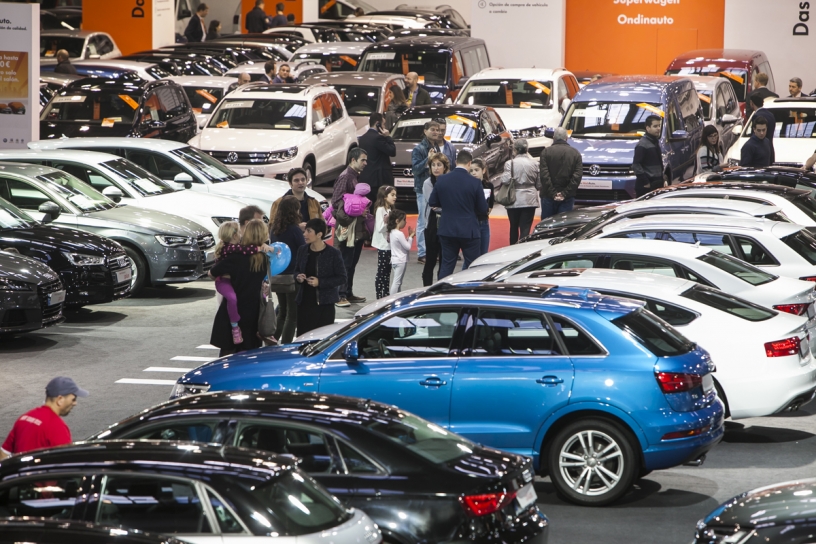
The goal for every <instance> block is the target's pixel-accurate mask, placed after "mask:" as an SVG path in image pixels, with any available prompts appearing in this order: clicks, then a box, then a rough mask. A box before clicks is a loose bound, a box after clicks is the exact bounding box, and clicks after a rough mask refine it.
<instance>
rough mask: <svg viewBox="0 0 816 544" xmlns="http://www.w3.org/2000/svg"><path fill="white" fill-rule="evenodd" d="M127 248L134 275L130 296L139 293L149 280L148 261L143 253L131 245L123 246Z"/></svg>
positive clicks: (126, 251)
mask: <svg viewBox="0 0 816 544" xmlns="http://www.w3.org/2000/svg"><path fill="white" fill-rule="evenodd" d="M122 247H124V248H125V253H127V256H128V258H129V259H130V270H131V272H132V273H133V276H132V277H131V279H130V296H134V295H136V294H138V293H139V292H140V291H141V290H142V289H143V288H144V286H145V282H146V280H147V263H146V262H145V260H144V257H142V254H141V253H139V252H138V251H136V250H135V249H133V248H132V247H130V246H124V245H123V246H122Z"/></svg>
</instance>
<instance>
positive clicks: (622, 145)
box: [569, 138, 640, 165]
mask: <svg viewBox="0 0 816 544" xmlns="http://www.w3.org/2000/svg"><path fill="white" fill-rule="evenodd" d="M639 141H640V139H639V138H638V139H632V140H613V139H608V140H604V139H601V138H570V139H569V144H570V145H571V146H572V147H574V148H575V149H577V150H578V151H580V152H581V157H582V158H583V162H584V165H590V164H627V165H628V164H632V160H633V159H634V158H635V147H636V146H637V144H638V142H639Z"/></svg>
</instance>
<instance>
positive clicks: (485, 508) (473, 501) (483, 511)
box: [459, 491, 516, 517]
mask: <svg viewBox="0 0 816 544" xmlns="http://www.w3.org/2000/svg"><path fill="white" fill-rule="evenodd" d="M515 498H516V492H515V491H512V492H510V493H485V494H483V495H465V496H463V497H459V502H461V503H462V506H463V507H464V508H465V511H466V512H467V513H468V514H470V515H472V516H476V517H480V516H489V515H490V514H493V513H495V512H498V511H499V510H501V509H502V508H504V507H505V506H507V505H508V504H509V503H510V502H511V501H512V500H513V499H515Z"/></svg>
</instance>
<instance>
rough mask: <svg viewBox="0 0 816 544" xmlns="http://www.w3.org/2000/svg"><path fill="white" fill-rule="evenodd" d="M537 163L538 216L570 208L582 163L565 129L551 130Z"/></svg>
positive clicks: (553, 213) (576, 188)
mask: <svg viewBox="0 0 816 544" xmlns="http://www.w3.org/2000/svg"><path fill="white" fill-rule="evenodd" d="M539 162H540V166H539V176H540V178H541V219H544V218H545V217H550V216H551V215H555V214H557V213H561V212H568V211H570V210H572V207H573V205H574V204H575V193H577V192H578V185H580V184H581V176H582V175H583V170H584V163H583V160H582V159H581V153H580V152H579V151H578V150H577V149H575V148H574V147H571V146H570V145H569V144H568V143H567V131H566V129H564V128H562V127H558V128H556V129H555V132H554V134H553V144H552V145H551V146H550V147H547V148H544V151H543V152H542V153H541V157H540V159H539Z"/></svg>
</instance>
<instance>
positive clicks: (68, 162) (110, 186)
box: [0, 149, 245, 240]
mask: <svg viewBox="0 0 816 544" xmlns="http://www.w3.org/2000/svg"><path fill="white" fill-rule="evenodd" d="M0 161H10V162H25V163H31V164H41V165H43V166H50V167H52V168H58V169H60V170H63V171H65V172H68V173H69V174H71V175H73V176H74V177H76V178H78V179H80V180H81V181H84V182H85V183H87V184H88V185H90V186H92V187H93V188H94V189H96V190H97V191H99V192H100V193H102V194H103V195H105V196H106V197H108V198H110V199H111V200H113V201H114V202H117V203H118V202H121V203H123V204H129V205H132V206H135V207H138V208H146V209H148V210H156V211H160V212H165V213H169V214H172V215H177V216H179V217H183V218H185V219H189V220H190V221H194V222H196V223H198V224H199V225H201V226H202V227H204V228H206V229H207V230H209V231H210V232H211V233H212V234H213V237H214V238H215V239H216V240H218V227H220V226H221V223H223V222H225V221H237V220H238V212H239V211H240V210H241V208H243V207H244V206H245V204H244V203H243V202H241V201H239V200H235V199H232V198H228V197H225V196H218V195H213V194H207V193H199V192H195V191H185V190H181V191H179V190H176V189H173V188H172V187H171V186H170V184H169V183H167V182H166V181H164V180H161V179H159V178H157V177H156V176H154V175H153V174H151V173H150V172H148V171H147V170H144V169H143V168H142V167H141V166H138V165H136V164H134V163H132V162H130V161H129V160H127V159H123V158H121V157H117V156H116V155H109V154H108V153H98V152H94V151H80V150H78V149H65V150H47V151H41V150H26V149H22V150H9V151H0Z"/></svg>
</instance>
